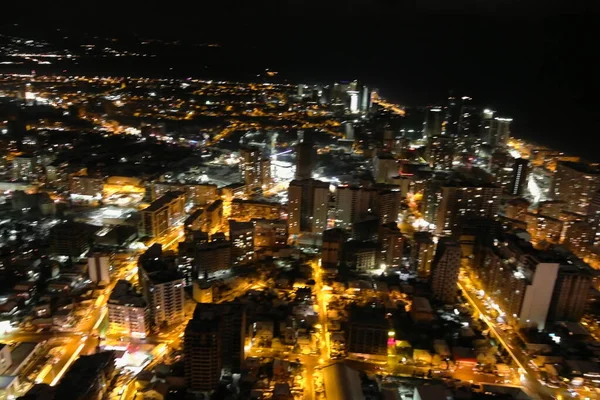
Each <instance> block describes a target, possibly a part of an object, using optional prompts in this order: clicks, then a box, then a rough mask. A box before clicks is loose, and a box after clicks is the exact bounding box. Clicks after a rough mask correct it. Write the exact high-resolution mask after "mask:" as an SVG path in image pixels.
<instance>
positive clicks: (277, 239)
mask: <svg viewBox="0 0 600 400" xmlns="http://www.w3.org/2000/svg"><path fill="white" fill-rule="evenodd" d="M252 223H253V224H254V250H255V251H257V252H259V251H263V250H264V251H276V250H279V249H282V248H284V247H286V246H287V241H288V226H287V221H285V220H280V219H263V218H258V219H254V218H253V219H252Z"/></svg>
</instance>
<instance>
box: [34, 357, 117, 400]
mask: <svg viewBox="0 0 600 400" xmlns="http://www.w3.org/2000/svg"><path fill="white" fill-rule="evenodd" d="M115 355H116V354H115V352H114V351H103V352H100V353H96V354H91V355H82V356H80V357H79V358H77V359H76V360H75V362H74V363H73V364H72V365H71V368H69V369H68V370H67V373H66V374H65V375H64V376H63V377H62V379H61V380H60V382H59V383H58V385H56V386H55V387H56V390H55V392H54V397H53V399H78V400H79V399H102V398H104V397H105V396H106V395H107V393H108V389H109V388H110V386H111V382H112V380H113V378H114V375H115V364H116V363H115V359H116V356H115ZM45 398H47V397H45Z"/></svg>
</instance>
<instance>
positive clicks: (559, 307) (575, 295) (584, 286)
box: [548, 260, 595, 322]
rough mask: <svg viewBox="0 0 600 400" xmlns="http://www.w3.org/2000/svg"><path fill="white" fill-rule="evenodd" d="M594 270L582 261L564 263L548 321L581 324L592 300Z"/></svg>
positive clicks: (551, 303) (555, 285)
mask: <svg viewBox="0 0 600 400" xmlns="http://www.w3.org/2000/svg"><path fill="white" fill-rule="evenodd" d="M594 275H595V273H594V271H593V270H592V268H591V267H590V266H589V265H587V264H585V263H583V262H581V261H580V260H576V261H575V262H573V261H572V263H571V264H569V262H568V261H567V262H566V263H565V262H562V263H561V265H560V268H559V270H558V276H557V277H556V283H555V284H554V292H553V294H552V301H551V302H550V307H549V311H548V320H549V321H553V322H558V321H573V322H579V321H580V320H581V318H582V317H583V315H584V313H585V308H586V305H587V303H588V301H589V299H590V293H591V289H592V277H593V276H594Z"/></svg>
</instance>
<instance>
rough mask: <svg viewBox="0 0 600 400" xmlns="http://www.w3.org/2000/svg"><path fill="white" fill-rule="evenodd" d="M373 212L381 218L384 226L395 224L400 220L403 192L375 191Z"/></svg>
mask: <svg viewBox="0 0 600 400" xmlns="http://www.w3.org/2000/svg"><path fill="white" fill-rule="evenodd" d="M372 200H373V206H372V211H373V213H375V215H378V216H379V219H380V221H381V223H382V224H387V223H388V222H393V223H395V222H396V221H397V220H398V212H399V210H400V203H401V202H402V192H401V191H400V190H397V189H380V190H374V191H373V195H372Z"/></svg>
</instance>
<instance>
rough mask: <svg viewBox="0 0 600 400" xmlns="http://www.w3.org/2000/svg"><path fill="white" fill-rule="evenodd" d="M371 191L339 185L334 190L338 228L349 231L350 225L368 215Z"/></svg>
mask: <svg viewBox="0 0 600 400" xmlns="http://www.w3.org/2000/svg"><path fill="white" fill-rule="evenodd" d="M372 195H373V191H372V190H370V189H368V188H364V187H359V186H349V185H340V186H338V187H337V188H336V194H335V204H336V207H335V208H336V220H337V223H338V225H339V226H340V227H342V228H344V229H350V228H351V227H352V224H353V223H355V222H356V221H358V220H359V219H360V218H361V217H362V216H364V215H365V214H367V213H368V211H369V209H370V208H371V203H372V201H371V197H372Z"/></svg>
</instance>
